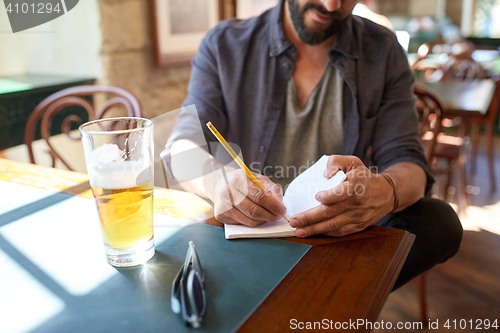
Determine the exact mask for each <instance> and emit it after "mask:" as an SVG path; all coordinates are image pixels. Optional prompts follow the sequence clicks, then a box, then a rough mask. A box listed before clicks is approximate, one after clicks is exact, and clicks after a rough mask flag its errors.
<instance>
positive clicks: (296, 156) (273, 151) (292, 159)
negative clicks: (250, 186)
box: [262, 64, 344, 192]
mask: <svg viewBox="0 0 500 333" xmlns="http://www.w3.org/2000/svg"><path fill="white" fill-rule="evenodd" d="M343 86H344V80H343V79H342V76H341V75H340V73H339V72H338V71H337V70H336V69H335V68H334V67H333V66H331V65H330V64H327V66H326V68H325V71H324V72H323V75H322V76H321V78H320V80H319V81H318V83H317V84H316V86H315V87H314V89H313V91H312V92H311V94H310V95H309V97H308V99H307V102H306V105H305V106H304V107H301V106H300V105H299V104H298V102H297V91H296V89H295V83H294V81H293V78H290V80H289V81H288V86H287V94H286V107H285V109H283V110H281V114H280V118H279V121H278V126H277V128H276V132H275V133H274V136H273V140H272V143H271V146H270V148H269V153H268V155H267V159H266V163H265V167H264V169H263V171H262V173H263V174H264V175H265V176H267V177H269V178H270V179H271V180H272V181H274V182H275V183H276V184H278V185H279V186H281V188H282V189H283V192H284V191H285V190H286V187H287V186H288V184H289V183H290V182H291V181H292V180H293V179H294V178H295V177H297V176H298V175H299V174H300V173H302V172H304V171H305V170H306V169H307V168H309V167H310V166H311V165H313V164H314V163H315V162H316V161H317V160H319V158H320V157H321V156H323V155H332V154H340V151H341V147H342V121H343V119H342V91H343Z"/></svg>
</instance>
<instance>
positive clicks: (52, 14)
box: [3, 0, 79, 33]
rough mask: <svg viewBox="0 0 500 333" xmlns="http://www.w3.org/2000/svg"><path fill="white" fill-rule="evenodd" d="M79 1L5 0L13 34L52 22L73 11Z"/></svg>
mask: <svg viewBox="0 0 500 333" xmlns="http://www.w3.org/2000/svg"><path fill="white" fill-rule="evenodd" d="M78 1H79V0H3V2H4V4H5V9H6V11H7V15H8V16H9V21H10V26H11V28H12V32H14V33H15V32H19V31H23V30H26V29H30V28H33V27H36V26H38V25H40V24H44V23H47V22H49V21H52V20H54V19H56V18H58V17H59V16H62V15H64V14H66V13H67V12H69V11H70V10H72V9H73V8H74V7H75V6H76V4H77V3H78Z"/></svg>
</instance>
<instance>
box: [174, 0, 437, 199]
mask: <svg viewBox="0 0 500 333" xmlns="http://www.w3.org/2000/svg"><path fill="white" fill-rule="evenodd" d="M282 8H283V0H281V1H280V3H279V4H278V5H277V6H276V7H275V8H272V9H270V10H268V11H267V12H265V13H263V14H262V15H260V16H258V17H254V18H251V19H248V20H242V21H240V20H235V19H232V20H227V21H223V22H221V23H220V24H218V25H217V26H216V27H215V28H214V29H212V30H211V31H210V32H209V33H208V34H207V36H206V37H205V38H204V39H203V41H202V43H201V45H200V48H199V51H198V53H197V54H196V56H195V57H194V58H193V61H192V72H191V79H190V82H189V86H188V96H187V98H186V100H185V101H184V103H183V106H187V105H191V104H194V105H195V106H196V110H197V112H194V111H193V109H189V108H188V109H186V110H184V111H182V112H181V113H180V114H179V116H178V119H177V125H176V126H175V128H174V130H173V133H172V135H171V136H170V138H169V140H168V142H167V145H166V148H167V151H168V150H169V149H170V146H171V145H172V144H173V142H174V141H176V140H179V139H193V137H194V136H196V134H197V133H199V132H200V131H201V130H202V131H203V132H204V135H205V139H206V140H207V141H208V142H211V141H216V140H215V138H214V137H213V136H212V134H211V133H210V132H209V131H208V129H207V128H206V126H205V123H206V122H208V121H211V122H212V123H213V124H214V125H215V127H216V128H217V129H218V130H219V132H220V133H221V134H222V135H223V136H224V137H225V138H226V140H227V141H229V142H233V143H236V144H237V145H239V146H240V147H241V149H242V154H243V158H244V160H245V163H246V164H247V165H249V166H250V168H251V169H252V170H262V168H263V167H264V162H265V160H266V154H267V152H268V148H269V146H270V145H271V140H272V138H273V135H274V132H275V129H276V126H277V123H278V118H279V116H280V110H281V109H282V108H285V102H286V86H287V83H288V81H289V80H290V78H291V75H292V72H293V69H294V66H295V57H296V55H297V49H296V48H295V46H294V45H293V44H292V43H291V42H290V40H289V39H287V38H286V37H285V33H284V30H283V21H282V17H283V13H282V11H283V10H282ZM328 56H329V61H330V63H331V65H332V66H334V67H335V68H336V69H337V70H338V71H339V72H340V73H341V75H342V77H343V79H344V82H345V85H344V95H343V119H344V123H343V138H342V151H341V153H342V154H343V155H355V156H358V157H359V158H360V159H361V160H362V161H363V162H364V163H365V164H366V165H367V166H376V167H378V170H379V171H383V170H384V169H386V168H387V167H389V166H391V165H393V164H395V163H399V162H412V163H415V164H417V165H419V166H420V167H422V168H423V169H424V170H425V171H426V174H427V181H428V184H427V190H428V189H429V188H430V186H431V185H432V183H433V182H434V180H433V178H432V175H431V174H430V173H429V171H428V169H427V162H426V158H425V155H424V151H423V149H422V146H421V144H420V142H419V134H418V119H417V114H416V112H415V110H414V103H415V100H414V97H413V90H412V84H413V74H412V72H411V70H410V68H409V65H408V61H407V58H406V54H405V52H404V50H403V49H402V48H401V46H400V45H399V43H398V42H397V39H396V37H395V35H394V34H393V33H392V32H391V31H389V30H387V29H386V28H383V27H381V26H379V25H377V24H375V23H373V22H371V21H368V20H365V19H363V18H360V17H357V16H351V17H349V19H348V20H347V25H346V27H345V29H343V30H342V31H341V32H340V33H339V35H338V36H337V39H336V42H335V45H334V46H333V48H332V49H331V50H330V51H329V54H328ZM324 112H329V110H324ZM200 127H201V130H200ZM195 141H196V140H195ZM369 147H371V149H369ZM212 153H213V154H214V155H215V157H216V158H217V159H218V160H220V161H221V162H225V161H227V160H228V156H229V155H228V154H227V153H226V152H225V151H222V150H221V151H218V152H215V153H214V152H212ZM323 153H324V154H325V155H330V154H331V152H327V151H325V152H323Z"/></svg>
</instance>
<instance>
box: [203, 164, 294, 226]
mask: <svg viewBox="0 0 500 333" xmlns="http://www.w3.org/2000/svg"><path fill="white" fill-rule="evenodd" d="M226 175H227V177H226V178H227V181H226V179H225V177H223V176H222V174H221V175H220V176H218V177H214V180H213V182H212V198H211V199H212V201H213V202H214V212H215V218H216V219H217V221H219V222H221V223H224V224H244V225H247V226H250V227H255V226H257V225H259V224H262V223H264V222H266V221H268V222H274V221H277V220H279V219H280V218H281V216H282V215H285V214H286V207H285V205H284V204H283V202H282V198H283V192H282V191H281V188H280V187H279V186H278V185H276V184H275V183H273V182H272V181H271V180H270V179H269V178H267V177H265V176H262V175H259V174H256V173H254V175H255V177H257V179H258V180H259V181H260V183H261V184H262V185H263V186H264V187H265V190H264V189H262V188H261V187H260V186H258V185H257V184H255V183H254V182H252V181H251V180H250V178H248V176H247V175H246V174H245V172H244V171H243V170H241V169H238V170H233V171H230V172H226Z"/></svg>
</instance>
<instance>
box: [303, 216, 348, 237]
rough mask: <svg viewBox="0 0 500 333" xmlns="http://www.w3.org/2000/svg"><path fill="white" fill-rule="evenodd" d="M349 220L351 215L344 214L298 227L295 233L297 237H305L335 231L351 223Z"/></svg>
mask: <svg viewBox="0 0 500 333" xmlns="http://www.w3.org/2000/svg"><path fill="white" fill-rule="evenodd" d="M349 221H350V219H349V217H348V216H347V215H346V214H342V215H339V216H336V217H334V218H331V219H329V220H326V221H323V222H318V223H314V224H311V225H307V226H304V227H300V228H297V229H295V235H296V236H297V237H300V238H303V237H309V236H312V235H318V234H324V233H329V232H333V231H336V230H339V229H341V228H343V227H344V226H345V225H347V224H348V223H349Z"/></svg>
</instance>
